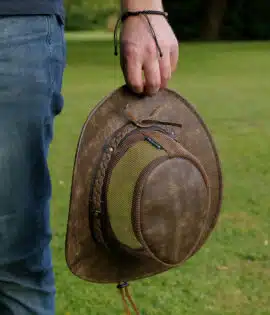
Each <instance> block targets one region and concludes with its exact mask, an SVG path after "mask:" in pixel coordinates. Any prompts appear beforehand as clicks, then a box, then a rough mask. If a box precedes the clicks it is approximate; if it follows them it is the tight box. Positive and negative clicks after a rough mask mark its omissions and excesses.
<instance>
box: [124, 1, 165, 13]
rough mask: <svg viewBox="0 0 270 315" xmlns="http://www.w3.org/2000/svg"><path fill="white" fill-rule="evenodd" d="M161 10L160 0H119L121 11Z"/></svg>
mask: <svg viewBox="0 0 270 315" xmlns="http://www.w3.org/2000/svg"><path fill="white" fill-rule="evenodd" d="M143 10H156V11H163V10H164V9H163V5H162V0H121V11H122V12H125V11H143Z"/></svg>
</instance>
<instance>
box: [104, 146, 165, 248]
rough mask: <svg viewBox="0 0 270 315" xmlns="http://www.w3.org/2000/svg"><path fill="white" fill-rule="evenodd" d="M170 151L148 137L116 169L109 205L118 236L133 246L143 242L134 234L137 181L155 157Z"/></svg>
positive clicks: (126, 154) (110, 184)
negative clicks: (156, 144)
mask: <svg viewBox="0 0 270 315" xmlns="http://www.w3.org/2000/svg"><path fill="white" fill-rule="evenodd" d="M164 155H166V152H165V151H164V150H158V149H156V148H155V147H154V146H152V145H151V144H150V143H148V142H146V141H138V142H137V143H136V144H134V146H132V147H131V148H130V149H129V150H128V151H127V152H126V153H125V155H124V156H123V157H122V158H121V159H120V161H119V162H118V163H117V165H116V166H115V167H114V169H113V171H112V176H111V179H110V183H109V187H108V194H107V205H108V212H109V216H110V222H111V226H112V229H113V231H114V233H115V235H116V237H117V238H118V240H119V241H120V242H121V243H123V244H126V245H127V246H129V247H131V248H140V247H141V245H140V243H139V242H138V240H137V238H136V237H135V235H134V232H133V228H132V222H131V208H132V200H133V193H134V188H135V185H136V182H137V180H138V177H139V175H140V173H141V172H142V171H143V169H144V168H145V167H146V166H147V165H148V164H149V163H150V162H152V161H153V160H155V159H156V158H158V157H160V156H164Z"/></svg>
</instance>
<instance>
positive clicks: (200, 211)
mask: <svg viewBox="0 0 270 315" xmlns="http://www.w3.org/2000/svg"><path fill="white" fill-rule="evenodd" d="M221 196H222V177H221V169H220V162H219V158H218V155H217V151H216V148H215V146H214V143H213V141H212V138H211V135H210V133H209V131H208V130H207V127H206V125H205V124H204V123H203V121H202V118H201V117H200V116H199V114H198V113H197V112H196V110H195V108H194V107H193V106H192V105H190V104H189V103H188V102H187V101H186V100H185V99H183V97H182V96H180V95H179V94H178V93H176V92H174V91H171V90H168V89H165V90H161V91H159V92H158V93H157V94H156V95H154V96H151V97H147V96H138V95H135V94H133V93H131V92H130V91H129V90H128V89H127V88H126V87H125V86H123V87H121V88H119V89H117V90H116V91H114V92H113V93H112V94H111V95H110V96H108V97H107V98H105V99H104V100H102V101H101V102H100V103H99V104H98V105H97V106H96V107H95V109H94V110H93V111H92V112H91V113H90V115H89V117H88V119H87V121H86V123H85V125H84V127H83V130H82V133H81V136H80V139H79V143H78V148H77V153H76V158H75V165H74V173H73V180H72V191H71V199H70V211H69V218H68V229H67V236H66V260H67V264H68V266H69V268H70V270H71V271H72V273H73V274H75V275H76V276H78V277H80V278H82V279H84V280H87V281H91V282H98V283H120V282H122V281H132V280H136V279H140V278H144V277H149V276H152V275H155V274H158V273H161V272H164V271H166V270H168V269H170V268H172V267H176V266H179V265H180V264H182V263H183V262H185V261H186V260H187V259H188V258H190V257H191V256H192V255H194V254H195V253H196V252H197V251H198V250H199V248H200V247H201V246H202V245H203V244H204V243H205V241H206V239H207V237H208V236H209V235H210V233H211V232H212V230H213V228H214V226H215V224H216V222H217V218H218V215H219V211H220V207H221Z"/></svg>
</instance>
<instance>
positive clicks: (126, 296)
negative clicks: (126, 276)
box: [117, 282, 140, 315]
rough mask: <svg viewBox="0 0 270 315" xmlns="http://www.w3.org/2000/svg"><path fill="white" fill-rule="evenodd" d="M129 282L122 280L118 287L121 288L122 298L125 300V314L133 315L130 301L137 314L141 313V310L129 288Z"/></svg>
mask: <svg viewBox="0 0 270 315" xmlns="http://www.w3.org/2000/svg"><path fill="white" fill-rule="evenodd" d="M128 286H129V284H128V283H127V282H121V283H119V284H118V286H117V289H119V291H120V294H121V298H122V301H123V305H124V309H125V314H126V315H131V312H130V309H129V305H128V302H129V303H130V305H131V307H132V309H133V310H134V312H135V314H136V315H140V312H139V310H138V308H137V306H136V304H135V302H134V301H133V299H132V296H131V294H130V292H129V290H128Z"/></svg>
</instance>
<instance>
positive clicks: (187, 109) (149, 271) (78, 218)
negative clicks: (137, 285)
mask: <svg viewBox="0 0 270 315" xmlns="http://www.w3.org/2000/svg"><path fill="white" fill-rule="evenodd" d="M127 104H129V106H130V107H131V108H132V110H133V113H134V114H135V115H137V117H139V118H142V119H144V118H147V117H149V116H150V114H151V113H152V112H153V111H155V109H156V108H157V106H159V110H158V111H156V112H157V114H156V115H157V119H160V120H166V121H172V122H173V123H176V124H182V128H178V127H175V130H174V131H175V134H176V137H177V139H178V141H180V142H181V144H182V145H183V146H184V147H185V148H186V149H187V150H189V151H190V152H191V153H192V154H193V155H195V156H196V157H197V158H198V159H199V160H200V161H201V164H202V165H203V167H204V168H205V171H206V173H207V174H208V177H209V181H210V186H211V188H210V189H211V206H210V210H209V212H208V213H209V214H208V217H207V222H206V224H207V226H206V229H205V230H204V234H203V237H202V239H201V241H200V243H199V244H198V246H197V248H196V249H195V250H194V252H193V253H192V254H194V253H195V252H196V251H197V250H198V249H199V248H200V247H201V246H202V245H203V244H204V242H205V241H206V239H207V238H208V236H209V235H210V233H211V231H212V230H213V228H214V227H215V225H216V222H217V218H218V216H219V212H220V207H221V199H222V175H221V168H220V161H219V157H218V154H217V150H216V147H215V145H214V142H213V140H212V137H211V134H210V132H209V131H208V128H207V127H206V125H205V123H204V122H203V120H202V118H201V117H200V115H199V114H198V113H197V111H196V110H195V108H194V106H192V105H191V104H189V103H188V102H187V101H186V100H185V99H184V98H183V97H182V96H181V95H179V94H178V93H177V92H175V91H172V90H169V89H163V90H160V91H159V92H158V93H157V94H156V95H154V96H151V97H148V96H139V95H136V94H133V93H132V92H130V90H129V89H128V88H127V87H126V86H122V87H120V88H118V89H116V90H115V91H114V92H113V93H112V94H110V95H109V96H108V97H106V98H105V99H103V100H102V101H101V102H100V103H98V104H97V105H96V107H95V108H94V109H93V110H92V111H91V113H90V114H89V116H88V118H87V120H86V122H85V124H84V126H83V128H82V132H81V135H80V137H79V141H78V146H77V152H76V156H75V162H74V169H73V178H72V187H71V197H70V209H69V216H68V224H67V234H66V262H67V265H68V267H69V269H70V270H71V272H72V273H73V274H74V275H76V276H77V277H79V278H81V279H84V280H87V281H90V282H96V283H117V282H119V281H132V280H136V279H140V278H145V277H149V276H153V275H155V274H158V273H162V272H164V271H166V270H168V269H169V267H167V266H163V265H161V264H160V263H158V262H155V261H154V260H153V259H152V258H149V257H144V256H142V257H139V256H133V255H131V254H130V253H123V256H121V257H117V256H115V255H113V254H112V253H110V252H109V251H108V250H106V249H105V248H103V247H102V246H101V245H100V244H97V243H96V242H95V240H94V239H93V238H92V233H91V224H90V219H91V218H90V215H89V214H90V210H91V209H90V206H89V198H90V192H91V185H92V182H93V177H94V174H95V171H96V168H97V166H98V163H99V160H100V158H101V155H102V152H103V149H104V144H105V142H106V141H107V140H108V139H110V137H111V136H112V135H113V134H114V133H115V131H116V130H118V129H119V128H121V127H123V126H124V125H125V124H127V119H126V118H125V116H124V115H123V114H122V110H123V109H124V108H125V106H126V105H127Z"/></svg>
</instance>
